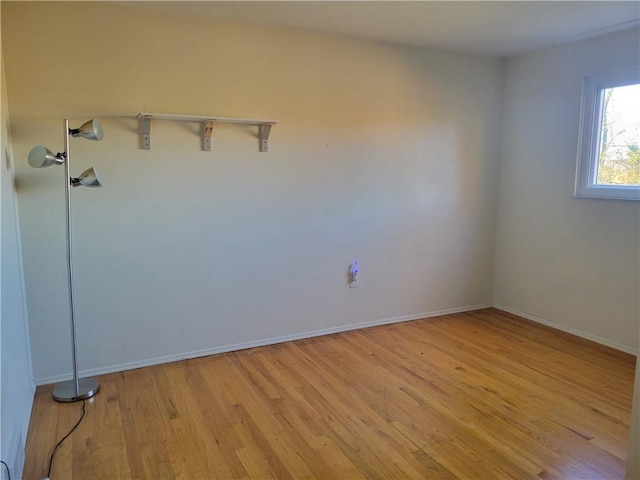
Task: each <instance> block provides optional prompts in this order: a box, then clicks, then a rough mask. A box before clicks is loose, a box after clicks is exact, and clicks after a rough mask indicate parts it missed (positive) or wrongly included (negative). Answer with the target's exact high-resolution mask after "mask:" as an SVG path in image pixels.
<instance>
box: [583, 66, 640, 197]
mask: <svg viewBox="0 0 640 480" xmlns="http://www.w3.org/2000/svg"><path fill="white" fill-rule="evenodd" d="M636 84H640V66H637V67H631V68H625V69H622V70H615V71H609V72H601V73H596V74H593V75H589V76H586V77H585V78H584V86H583V89H582V109H581V112H580V130H579V137H578V161H577V166H576V182H575V190H574V196H575V197H576V198H600V199H609V200H636V201H640V186H635V185H634V186H632V185H599V184H597V183H596V173H597V159H598V156H599V153H600V139H601V137H602V135H601V128H602V116H603V115H602V108H603V91H604V90H605V89H607V88H616V87H624V86H627V85H636Z"/></svg>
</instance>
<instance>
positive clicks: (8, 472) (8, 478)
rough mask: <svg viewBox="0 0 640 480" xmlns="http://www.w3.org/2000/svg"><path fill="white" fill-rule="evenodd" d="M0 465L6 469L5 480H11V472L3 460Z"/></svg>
mask: <svg viewBox="0 0 640 480" xmlns="http://www.w3.org/2000/svg"><path fill="white" fill-rule="evenodd" d="M0 463H1V464H3V465H4V468H6V469H7V480H11V470H9V465H7V464H6V462H4V461H3V460H0Z"/></svg>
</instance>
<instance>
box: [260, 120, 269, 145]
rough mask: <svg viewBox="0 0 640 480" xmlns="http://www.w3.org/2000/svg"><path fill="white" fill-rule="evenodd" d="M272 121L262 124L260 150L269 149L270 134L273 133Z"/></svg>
mask: <svg viewBox="0 0 640 480" xmlns="http://www.w3.org/2000/svg"><path fill="white" fill-rule="evenodd" d="M271 125H272V124H271V123H264V124H262V125H260V151H261V152H268V151H269V135H270V134H271Z"/></svg>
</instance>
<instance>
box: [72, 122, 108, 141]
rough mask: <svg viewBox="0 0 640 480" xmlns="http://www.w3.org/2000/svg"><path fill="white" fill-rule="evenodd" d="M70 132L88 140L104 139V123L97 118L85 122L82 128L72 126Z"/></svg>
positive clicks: (74, 135)
mask: <svg viewBox="0 0 640 480" xmlns="http://www.w3.org/2000/svg"><path fill="white" fill-rule="evenodd" d="M69 133H70V134H71V136H72V137H82V138H86V139H87V140H102V137H103V134H102V125H101V124H100V122H99V121H98V120H96V119H95V118H94V119H93V120H89V121H88V122H84V123H83V124H82V125H81V126H80V128H70V129H69Z"/></svg>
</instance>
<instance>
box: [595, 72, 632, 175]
mask: <svg viewBox="0 0 640 480" xmlns="http://www.w3.org/2000/svg"><path fill="white" fill-rule="evenodd" d="M601 121H602V123H601V129H600V152H599V157H598V166H597V174H596V184H598V185H629V186H637V185H640V85H638V84H636V85H626V86H624V87H615V88H605V89H604V90H602V118H601Z"/></svg>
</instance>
